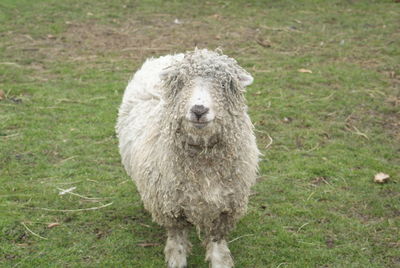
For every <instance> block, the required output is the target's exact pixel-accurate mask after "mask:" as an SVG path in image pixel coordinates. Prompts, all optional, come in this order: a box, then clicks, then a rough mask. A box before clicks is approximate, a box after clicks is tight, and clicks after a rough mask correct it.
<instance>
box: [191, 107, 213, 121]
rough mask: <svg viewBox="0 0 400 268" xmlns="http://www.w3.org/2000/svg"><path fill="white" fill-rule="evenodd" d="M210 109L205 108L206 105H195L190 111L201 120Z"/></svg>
mask: <svg viewBox="0 0 400 268" xmlns="http://www.w3.org/2000/svg"><path fill="white" fill-rule="evenodd" d="M208 110H210V109H208V108H206V107H204V105H197V104H196V105H194V106H193V107H192V109H190V111H191V112H192V113H193V114H194V115H195V116H196V118H197V120H200V118H201V117H202V116H203V115H204V114H206V113H207V112H208Z"/></svg>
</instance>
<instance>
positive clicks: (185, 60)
mask: <svg viewBox="0 0 400 268" xmlns="http://www.w3.org/2000/svg"><path fill="white" fill-rule="evenodd" d="M252 82H253V77H252V76H251V75H250V74H249V73H247V72H246V71H245V70H244V69H242V68H241V67H240V66H239V65H238V64H237V62H236V61H235V60H234V59H232V58H229V57H228V56H225V55H222V54H221V53H220V52H214V51H209V50H206V49H201V50H200V49H196V50H194V51H192V52H188V53H186V54H176V55H167V56H164V57H160V58H156V59H154V58H152V59H148V60H147V61H146V62H145V63H144V64H143V66H142V68H141V69H140V70H139V71H137V72H136V74H135V75H134V77H133V79H132V80H131V81H130V82H129V84H128V87H127V88H126V90H125V93H124V97H123V100H122V104H121V107H120V109H119V115H118V123H117V126H116V131H117V134H118V137H119V149H120V153H121V157H122V163H123V165H124V167H125V169H126V171H127V173H128V174H129V175H130V176H131V177H132V178H133V180H134V181H135V183H136V186H137V189H138V191H139V193H140V195H141V198H142V201H143V203H144V207H145V208H146V209H147V210H148V211H149V212H150V213H151V215H152V217H153V220H154V221H155V222H157V223H158V224H160V225H162V226H164V227H165V228H166V230H167V235H168V239H167V242H166V246H165V250H164V253H165V259H166V262H167V264H168V267H174V268H175V267H179V268H181V267H186V264H187V262H186V256H187V254H188V253H189V252H190V248H191V244H190V242H189V241H188V238H187V234H188V228H189V227H190V226H192V225H194V226H195V227H196V228H197V231H198V232H199V234H200V233H201V234H203V235H204V245H205V246H206V260H207V261H210V263H211V267H213V268H222V267H223V268H225V267H233V260H232V257H231V254H230V251H229V249H228V246H227V242H226V240H225V239H226V237H227V235H228V233H229V231H230V230H232V229H233V227H234V225H235V223H236V222H237V221H238V219H239V218H241V217H242V216H243V215H244V213H245V212H246V209H247V203H248V197H249V194H250V187H251V186H252V185H253V184H254V183H255V179H256V173H257V168H258V165H257V162H258V156H259V150H258V149H257V145H256V139H255V136H254V133H253V125H252V123H251V121H250V118H249V116H248V115H247V106H246V103H245V99H244V96H243V94H244V88H245V87H246V86H248V85H250V84H251V83H252Z"/></svg>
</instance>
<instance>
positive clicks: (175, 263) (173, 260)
mask: <svg viewBox="0 0 400 268" xmlns="http://www.w3.org/2000/svg"><path fill="white" fill-rule="evenodd" d="M168 246H169V245H168V244H167V247H165V250H164V253H165V261H166V262H167V264H168V268H186V267H187V262H186V252H185V250H184V249H182V248H173V247H168Z"/></svg>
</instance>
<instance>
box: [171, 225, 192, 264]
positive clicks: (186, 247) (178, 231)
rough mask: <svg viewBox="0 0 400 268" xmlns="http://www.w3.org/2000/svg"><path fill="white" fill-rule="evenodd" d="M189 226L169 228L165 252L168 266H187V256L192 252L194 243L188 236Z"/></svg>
mask: <svg viewBox="0 0 400 268" xmlns="http://www.w3.org/2000/svg"><path fill="white" fill-rule="evenodd" d="M187 233H188V230H187V228H167V234H168V238H167V244H166V245H165V249H164V254H165V261H166V262H167V264H168V268H184V267H187V263H186V256H187V255H188V254H189V253H190V249H191V247H192V245H191V244H190V242H189V240H188V238H187Z"/></svg>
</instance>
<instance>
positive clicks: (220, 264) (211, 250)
mask: <svg viewBox="0 0 400 268" xmlns="http://www.w3.org/2000/svg"><path fill="white" fill-rule="evenodd" d="M206 261H209V262H210V267H211V268H232V267H233V266H234V264H233V259H232V255H231V252H230V251H229V248H228V244H227V243H226V241H225V240H222V241H218V242H210V243H209V244H208V245H207V254H206Z"/></svg>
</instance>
